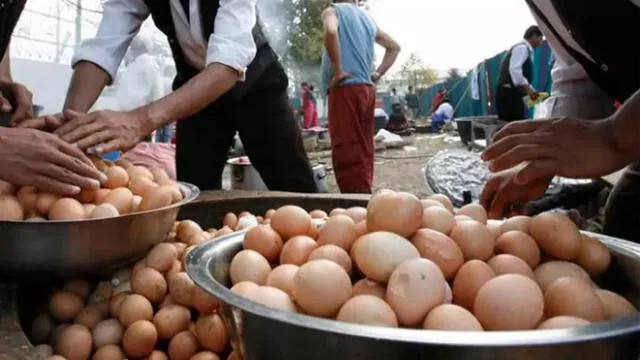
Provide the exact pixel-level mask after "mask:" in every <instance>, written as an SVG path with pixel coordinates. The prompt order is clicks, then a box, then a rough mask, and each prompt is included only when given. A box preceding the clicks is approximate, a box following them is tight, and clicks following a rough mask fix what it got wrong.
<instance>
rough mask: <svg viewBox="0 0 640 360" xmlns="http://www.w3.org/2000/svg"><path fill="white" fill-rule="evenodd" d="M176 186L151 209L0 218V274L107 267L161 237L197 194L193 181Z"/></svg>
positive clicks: (83, 271)
mask: <svg viewBox="0 0 640 360" xmlns="http://www.w3.org/2000/svg"><path fill="white" fill-rule="evenodd" d="M179 186H180V190H181V191H182V193H183V195H184V199H183V200H182V201H180V202H178V203H175V204H173V205H170V206H167V207H164V208H161V209H156V210H150V211H144V212H138V213H134V214H128V215H124V216H119V217H115V218H107V219H91V220H80V221H46V222H25V221H0V275H1V276H2V277H3V278H5V279H6V278H7V277H13V276H23V275H34V274H46V275H48V276H52V275H59V276H70V275H76V274H83V275H86V274H87V273H91V274H103V273H110V272H112V271H113V269H114V268H117V267H119V266H121V265H123V264H126V263H128V262H130V261H132V260H134V259H136V258H137V257H139V256H141V255H143V254H144V253H145V252H146V251H148V250H149V248H150V247H152V246H153V245H155V244H157V243H159V242H162V241H163V240H164V239H165V238H166V236H167V234H168V233H169V231H170V230H171V227H172V226H173V223H174V221H175V220H176V217H177V215H178V211H179V210H180V207H181V206H183V205H185V204H188V203H190V202H191V201H193V200H194V199H195V198H197V197H198V195H199V194H200V190H199V189H198V188H197V187H196V186H194V185H191V184H187V183H179Z"/></svg>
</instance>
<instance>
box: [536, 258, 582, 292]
mask: <svg viewBox="0 0 640 360" xmlns="http://www.w3.org/2000/svg"><path fill="white" fill-rule="evenodd" d="M533 273H534V276H535V279H536V282H537V283H538V284H539V285H540V288H542V290H543V291H547V288H548V287H549V285H551V284H552V283H553V282H555V281H556V280H558V279H560V278H563V277H575V278H578V279H580V280H582V281H584V282H586V283H588V284H589V283H591V278H590V277H589V274H587V272H586V271H585V270H584V269H583V268H581V267H580V266H578V265H576V264H574V263H571V262H567V261H549V262H546V263H544V264H542V265H540V266H538V267H537V268H536V269H535V271H534V272H533Z"/></svg>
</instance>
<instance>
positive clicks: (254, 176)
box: [227, 156, 269, 190]
mask: <svg viewBox="0 0 640 360" xmlns="http://www.w3.org/2000/svg"><path fill="white" fill-rule="evenodd" d="M227 164H229V166H230V167H231V190H269V189H268V188H267V185H265V184H264V181H262V177H260V174H259V173H258V171H257V170H256V168H254V167H253V165H251V161H250V160H249V158H248V157H246V156H241V157H237V158H233V159H229V160H228V161H227Z"/></svg>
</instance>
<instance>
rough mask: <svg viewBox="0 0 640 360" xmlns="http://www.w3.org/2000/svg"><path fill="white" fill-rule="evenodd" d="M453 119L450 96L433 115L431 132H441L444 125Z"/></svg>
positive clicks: (443, 100)
mask: <svg viewBox="0 0 640 360" xmlns="http://www.w3.org/2000/svg"><path fill="white" fill-rule="evenodd" d="M452 119H453V106H451V101H449V98H448V97H445V98H444V99H442V101H441V102H440V106H438V108H437V109H436V111H434V112H433V114H432V115H431V132H433V133H437V132H440V130H441V129H442V126H443V125H444V124H446V123H447V122H449V121H451V120H452Z"/></svg>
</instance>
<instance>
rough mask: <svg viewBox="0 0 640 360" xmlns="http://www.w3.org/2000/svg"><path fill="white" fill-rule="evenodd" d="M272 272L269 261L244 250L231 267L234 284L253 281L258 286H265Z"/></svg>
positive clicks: (251, 251)
mask: <svg viewBox="0 0 640 360" xmlns="http://www.w3.org/2000/svg"><path fill="white" fill-rule="evenodd" d="M270 272H271V265H269V261H267V259H265V258H264V256H262V255H260V253H258V252H257V251H253V250H243V251H241V252H239V253H238V254H236V256H234V257H233V260H232V261H231V266H230V267H229V275H230V276H231V283H232V284H237V283H239V282H241V281H252V282H254V283H256V284H258V285H264V284H265V282H266V281H267V276H269V273H270Z"/></svg>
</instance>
